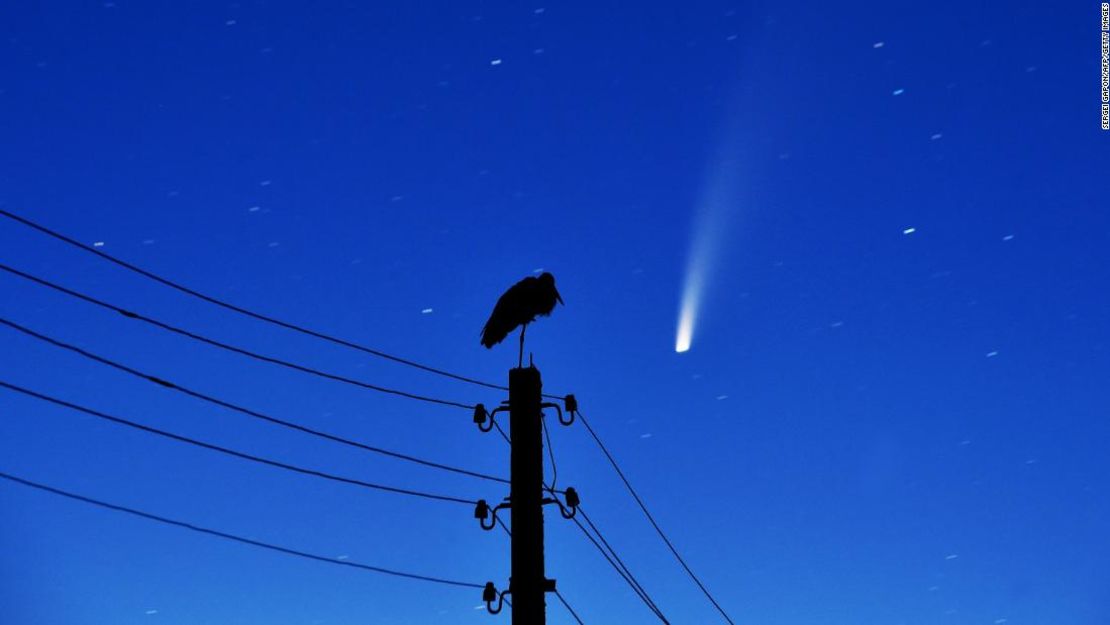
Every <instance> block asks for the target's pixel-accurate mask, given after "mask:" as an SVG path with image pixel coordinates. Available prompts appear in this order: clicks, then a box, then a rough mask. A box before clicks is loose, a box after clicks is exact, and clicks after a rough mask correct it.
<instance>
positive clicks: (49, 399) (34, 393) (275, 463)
mask: <svg viewBox="0 0 1110 625" xmlns="http://www.w3.org/2000/svg"><path fill="white" fill-rule="evenodd" d="M0 388H6V389H8V390H11V391H15V392H17V393H21V394H23V395H27V396H29V397H34V398H36V399H40V400H43V401H46V402H49V403H52V404H55V405H57V406H62V407H64V408H69V409H70V410H74V411H77V412H81V413H84V414H87V415H90V416H93V417H96V418H98V419H103V420H105V421H110V422H112V423H116V424H118V425H123V426H126V427H129V428H134V429H136V430H140V431H143V432H147V433H149V434H155V435H157V436H162V437H165V438H169V439H172V440H175V441H178V442H181V443H186V444H188V445H194V446H196V447H202V448H204V449H208V450H211V451H215V452H219V453H222V454H226V455H229V456H234V457H236V458H240V459H242V460H249V461H251V462H257V463H259V464H265V465H268V466H272V467H276V468H279V469H284V470H286V471H292V472H294V473H301V474H303V475H311V476H314V477H319V478H323V479H326V480H330V481H334V482H342V483H344V484H350V485H353V486H361V487H363V488H369V489H373V490H380V491H385V492H391V493H396V494H399V495H410V496H413V497H421V498H424V499H436V500H439V501H448V502H453V503H461V504H467V505H474V504H477V503H478V502H477V500H474V499H464V498H462V497H454V496H451V495H440V494H436V493H426V492H422V491H417V490H411V489H408V488H400V487H396V486H386V485H384V484H375V483H373V482H366V481H363V480H359V479H355V478H349V477H343V476H340V475H334V474H331V473H325V472H323V471H317V470H315V469H306V468H304V467H299V466H296V465H292V464H288V463H285V462H279V461H277V460H270V459H268V458H263V457H261V456H255V455H253V454H248V453H245V452H242V451H237V450H234V449H230V448H227V447H221V446H220V445H214V444H212V443H206V442H204V441H201V440H197V439H195V438H189V437H187V436H182V435H180V434H174V433H173V432H167V431H166V430H161V429H158V428H155V427H151V426H149V425H143V424H141V423H136V422H135V421H130V420H128V419H124V418H121V417H116V416H113V415H110V414H107V413H104V412H100V411H98V410H93V409H92V408H86V407H84V406H80V405H77V404H74V403H72V402H68V401H65V400H63V399H59V398H57V397H52V396H50V395H46V394H43V393H39V392H37V391H32V390H30V389H26V388H23V387H21V386H17V385H15V384H11V383H9V382H5V381H3V380H0Z"/></svg>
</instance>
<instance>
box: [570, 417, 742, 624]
mask: <svg viewBox="0 0 1110 625" xmlns="http://www.w3.org/2000/svg"><path fill="white" fill-rule="evenodd" d="M576 415H577V416H578V419H579V420H580V421H581V422H582V425H584V426H586V430H587V431H588V432H589V433H590V436H592V437H593V439H594V441H595V442H596V443H597V445H598V447H600V448H601V451H602V452H603V453H604V454H605V457H606V458H608V459H609V464H611V465H612V466H613V469H615V470H616V472H617V475H618V476H619V477H620V479H621V481H622V482H624V486H625V488H627V489H628V492H629V493H631V494H632V498H633V499H635V500H636V503H637V504H638V505H639V506H640V510H642V511H643V513H644V516H646V517H647V519H648V521H649V522H650V523H651V526H652V527H654V528H655V531H656V532H657V533H658V534H659V537H660V538H662V539H663V542H664V543H665V544H666V545H667V548H668V549H670V551H671V553H672V554H674V557H675V559H677V560H678V563H679V564H681V565H682V568H683V569H684V570H685V571H686V574H687V575H689V576H690V579H692V580H694V583H695V584H697V586H698V588H700V589H701V591H702V593H704V594H705V596H706V598H708V599H709V602H710V603H712V604H713V607H715V608H717V611H718V612H720V613H721V616H723V617H724V619H725V620H726V621H728V622H729V625H735V623H733V620H732V618H731V617H729V615H728V614H727V613H726V612H725V610H724V608H722V607H721V604H720V603H718V602H717V600H716V599H715V598H714V597H713V595H712V594H710V592H709V590H708V589H707V588H706V587H705V584H703V583H702V582H701V580H700V579H698V576H697V575H695V574H694V571H692V570H691V569H690V566H689V565H688V564H686V560H685V559H683V557H682V556H681V555H680V554H679V553H678V549H675V546H674V545H673V544H671V541H670V539H669V538H667V535H666V534H665V533H664V532H663V529H662V528H661V527H659V523H657V522H656V521H655V517H653V516H652V514H651V512H649V511H648V509H647V506H646V505H645V504H644V502H643V500H642V499H640V495H639V494H637V493H636V489H634V488H633V487H632V483H631V482H629V481H628V478H627V477H626V476H625V474H624V471H622V470H621V468H620V466H619V465H618V464H617V461H616V459H615V458H613V455H612V454H611V453H609V449H608V448H606V447H605V443H602V442H601V438H600V437H599V436H598V435H597V432H595V431H594V429H593V427H591V426H590V422H589V421H588V420H587V419H586V417H585V415H583V414H582V412H581V411H578V412H577V413H576Z"/></svg>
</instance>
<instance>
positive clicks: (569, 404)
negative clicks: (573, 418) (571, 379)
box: [563, 395, 578, 414]
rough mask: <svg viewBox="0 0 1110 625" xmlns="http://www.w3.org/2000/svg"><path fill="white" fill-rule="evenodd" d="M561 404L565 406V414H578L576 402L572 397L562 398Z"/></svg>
mask: <svg viewBox="0 0 1110 625" xmlns="http://www.w3.org/2000/svg"><path fill="white" fill-rule="evenodd" d="M563 404H564V405H565V406H566V408H567V412H569V413H571V414H574V413H576V412H578V400H577V399H575V397H574V395H567V396H566V397H564V398H563Z"/></svg>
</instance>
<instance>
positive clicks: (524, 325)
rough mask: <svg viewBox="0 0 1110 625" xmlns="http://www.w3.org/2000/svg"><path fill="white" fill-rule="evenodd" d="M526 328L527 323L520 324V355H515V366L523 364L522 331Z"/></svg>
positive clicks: (518, 366) (519, 366)
mask: <svg viewBox="0 0 1110 625" xmlns="http://www.w3.org/2000/svg"><path fill="white" fill-rule="evenodd" d="M527 329H528V324H527V323H525V324H521V326H520V355H519V356H517V359H516V366H517V368H518V369H519V368H521V367H523V366H524V331H525V330H527Z"/></svg>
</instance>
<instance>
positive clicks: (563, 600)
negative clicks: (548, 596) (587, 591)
mask: <svg viewBox="0 0 1110 625" xmlns="http://www.w3.org/2000/svg"><path fill="white" fill-rule="evenodd" d="M555 596H556V597H557V598H558V599H559V601H561V602H562V604H563V607H564V608H566V609H567V612H570V615H571V616H573V617H574V620H575V621H577V622H578V625H586V624H585V623H583V622H582V619H580V618H578V613H577V612H575V611H574V608H572V607H570V604H569V603H567V600H566V599H565V598H564V597H563V593H561V592H559V591H558V590H556V591H555Z"/></svg>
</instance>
